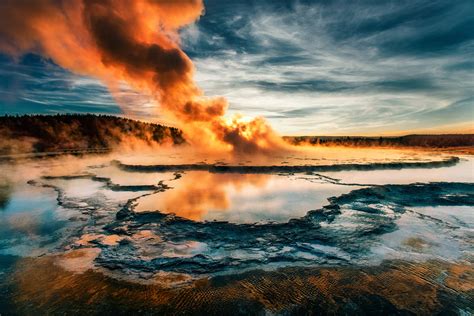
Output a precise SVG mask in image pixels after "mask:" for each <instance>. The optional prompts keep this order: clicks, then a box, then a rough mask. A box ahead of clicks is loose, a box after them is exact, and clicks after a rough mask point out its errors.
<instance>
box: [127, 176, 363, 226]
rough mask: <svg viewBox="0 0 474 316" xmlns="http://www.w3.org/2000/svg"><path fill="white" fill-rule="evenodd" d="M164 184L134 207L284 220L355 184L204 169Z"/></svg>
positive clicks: (208, 217) (209, 217) (192, 215)
mask: <svg viewBox="0 0 474 316" xmlns="http://www.w3.org/2000/svg"><path fill="white" fill-rule="evenodd" d="M169 185H170V186H171V188H170V189H169V190H166V191H165V192H159V193H155V194H152V195H148V196H144V197H142V198H139V199H138V200H137V201H136V203H137V205H136V207H135V208H134V211H135V212H150V211H160V212H162V213H165V214H170V213H174V214H176V215H177V216H180V217H184V218H187V219H191V220H195V221H228V222H232V223H264V222H287V221H288V220H290V219H291V218H299V217H302V216H304V215H306V213H307V212H308V211H309V210H312V209H318V208H321V207H322V206H324V205H326V204H327V199H328V198H329V197H331V196H337V195H340V194H342V193H347V192H349V191H351V190H353V189H354V188H355V187H353V186H341V185H337V184H333V183H328V182H326V181H323V180H320V179H316V180H315V181H308V180H306V179H304V178H302V177H300V176H295V175H274V174H237V173H227V174H226V173H224V174H218V173H209V172H206V171H190V172H186V173H184V174H183V175H182V177H181V178H180V179H177V180H175V181H173V182H170V183H169Z"/></svg>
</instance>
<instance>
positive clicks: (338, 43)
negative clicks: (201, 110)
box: [0, 0, 474, 135]
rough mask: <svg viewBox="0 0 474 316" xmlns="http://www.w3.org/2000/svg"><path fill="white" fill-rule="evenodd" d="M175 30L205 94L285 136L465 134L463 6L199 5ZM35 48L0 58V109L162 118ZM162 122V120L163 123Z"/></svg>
mask: <svg viewBox="0 0 474 316" xmlns="http://www.w3.org/2000/svg"><path fill="white" fill-rule="evenodd" d="M205 7H206V10H205V13H204V15H203V16H202V17H201V18H200V19H199V20H198V21H197V22H195V23H193V24H191V25H189V26H188V27H186V28H184V29H182V30H181V31H180V35H181V46H182V48H183V50H184V51H185V52H186V53H187V54H188V55H189V56H190V58H191V59H192V60H193V62H194V64H195V67H196V75H195V78H196V81H197V83H198V85H199V86H200V87H201V88H202V89H203V90H204V91H205V92H206V94H207V95H210V96H214V95H221V96H225V97H226V98H227V99H228V100H229V104H230V107H229V114H232V113H237V112H240V113H243V114H244V115H246V116H263V117H265V118H266V119H267V120H268V121H269V122H270V123H271V124H272V125H273V127H274V129H275V130H276V131H278V132H279V133H280V134H284V135H391V134H394V135H395V134H403V133H411V132H473V130H474V128H473V125H474V31H473V30H474V2H473V1H472V0H456V1H452V0H443V1H436V0H410V1H404V0H397V1H375V0H371V1H369V0H367V1H364V0H358V1H336V0H334V1H331V0H319V1H303V0H299V1H275V0H258V1H257V0H255V1H245V0H239V1H223V0H208V1H205ZM121 94H122V97H121V99H122V100H126V102H125V104H126V106H125V107H124V106H123V101H122V104H121V105H122V106H121V107H119V106H118V105H117V103H116V102H115V101H114V98H112V96H111V95H110V93H109V92H108V90H107V88H106V87H105V86H104V85H103V84H101V83H100V82H99V81H98V80H96V79H93V78H88V77H82V76H78V75H75V74H73V73H71V72H69V71H67V70H64V69H61V68H60V67H58V66H57V65H55V64H54V63H53V62H52V61H50V60H47V59H44V58H42V57H40V56H37V55H34V54H27V55H25V56H22V57H20V58H18V59H16V60H13V59H12V58H10V57H8V56H5V55H0V114H23V113H45V114H54V113H71V112H73V113H105V114H116V115H126V116H130V117H133V118H138V119H143V120H147V121H157V122H162V120H161V117H160V110H159V107H157V106H156V105H155V104H154V103H153V101H152V100H150V98H149V97H147V96H143V95H141V94H140V93H138V92H136V91H133V90H131V89H130V88H128V87H126V86H125V85H124V86H123V87H122V91H121ZM164 123H169V122H164Z"/></svg>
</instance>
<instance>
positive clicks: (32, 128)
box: [0, 114, 185, 155]
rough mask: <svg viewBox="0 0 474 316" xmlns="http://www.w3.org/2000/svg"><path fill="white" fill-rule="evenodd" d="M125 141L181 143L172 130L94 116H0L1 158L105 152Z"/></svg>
mask: <svg viewBox="0 0 474 316" xmlns="http://www.w3.org/2000/svg"><path fill="white" fill-rule="evenodd" d="M124 142H127V143H129V144H131V143H134V142H136V143H140V144H145V145H158V144H163V143H171V144H182V143H184V142H185V140H184V138H183V135H182V132H181V131H180V130H179V129H177V128H173V127H167V126H163V125H159V124H151V123H144V122H140V121H135V120H131V119H126V118H121V117H116V116H108V115H93V114H84V115H82V114H58V115H23V116H1V117H0V155H9V154H19V153H42V152H65V151H66V152H67V151H70V150H84V151H90V150H92V151H93V150H98V151H108V150H110V149H111V148H113V147H115V146H118V145H122V144H124Z"/></svg>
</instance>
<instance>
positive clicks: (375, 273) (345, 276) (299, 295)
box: [0, 257, 474, 315]
mask: <svg viewBox="0 0 474 316" xmlns="http://www.w3.org/2000/svg"><path fill="white" fill-rule="evenodd" d="M57 260H58V258H55V257H45V258H37V259H25V260H22V261H21V262H19V263H18V264H17V266H16V270H15V272H14V274H13V275H12V277H11V278H10V279H9V282H8V285H7V286H6V287H4V288H3V289H2V292H1V293H2V294H1V295H2V301H3V302H10V305H9V306H8V311H9V313H7V314H35V313H36V314H65V313H67V314H84V313H87V314H95V315H116V314H130V313H133V314H152V313H157V314H171V315H177V314H180V315H187V314H193V315H195V314H198V315H199V314H207V315H223V314H233V315H262V314H266V313H272V314H284V315H300V314H383V313H385V314H387V313H389V314H403V315H405V314H407V315H408V314H423V315H424V314H470V313H472V312H473V306H472V301H473V300H474V268H473V266H472V263H469V262H465V263H458V264H450V263H446V262H443V261H428V262H424V263H411V262H404V261H385V262H383V263H382V264H381V265H378V266H374V267H343V268H341V267H323V268H291V267H287V268H282V269H278V270H276V271H263V270H255V271H249V272H246V273H243V274H236V275H232V276H223V277H215V278H212V279H201V280H197V281H195V282H193V283H191V284H189V285H187V286H185V287H179V288H163V287H161V286H159V285H153V284H141V283H131V282H127V281H121V280H117V279H112V278H110V277H107V276H106V275H104V274H102V273H99V272H94V271H92V270H86V271H83V272H81V273H77V272H76V273H71V271H68V270H66V269H64V268H63V267H61V266H60V265H58V263H57ZM0 306H1V305H0ZM5 307H6V306H5V305H4V306H3V308H5Z"/></svg>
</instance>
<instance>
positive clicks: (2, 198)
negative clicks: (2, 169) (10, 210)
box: [0, 178, 13, 211]
mask: <svg viewBox="0 0 474 316" xmlns="http://www.w3.org/2000/svg"><path fill="white" fill-rule="evenodd" d="M12 193H13V186H12V184H11V183H10V181H8V180H7V179H4V178H0V211H1V210H3V209H5V208H6V207H7V206H8V203H9V201H10V196H11V194H12Z"/></svg>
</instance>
